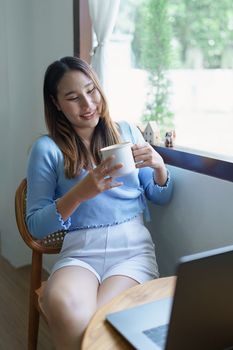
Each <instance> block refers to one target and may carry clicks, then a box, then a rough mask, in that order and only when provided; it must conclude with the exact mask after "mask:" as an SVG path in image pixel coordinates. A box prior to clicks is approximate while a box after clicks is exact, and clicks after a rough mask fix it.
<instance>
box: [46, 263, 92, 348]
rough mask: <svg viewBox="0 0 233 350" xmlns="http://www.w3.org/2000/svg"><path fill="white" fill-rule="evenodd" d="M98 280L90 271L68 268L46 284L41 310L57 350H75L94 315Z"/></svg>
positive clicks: (76, 267)
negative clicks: (44, 314)
mask: <svg viewBox="0 0 233 350" xmlns="http://www.w3.org/2000/svg"><path fill="white" fill-rule="evenodd" d="M98 286H99V282H98V280H97V277H96V276H95V275H94V274H93V273H92V272H91V271H89V270H87V269H85V268H82V267H78V266H67V267H64V268H61V269H59V270H57V271H56V272H55V273H54V274H53V275H52V276H51V277H50V279H49V280H48V282H47V284H46V287H45V291H44V295H43V300H42V304H43V309H44V310H45V313H46V317H47V319H48V323H49V326H50V330H51V335H52V338H53V341H54V344H55V347H56V350H73V349H75V350H78V349H79V346H80V342H81V338H82V335H83V332H84V330H85V328H86V326H87V324H88V322H89V320H90V318H91V317H92V315H93V314H94V313H95V311H96V307H97V290H98Z"/></svg>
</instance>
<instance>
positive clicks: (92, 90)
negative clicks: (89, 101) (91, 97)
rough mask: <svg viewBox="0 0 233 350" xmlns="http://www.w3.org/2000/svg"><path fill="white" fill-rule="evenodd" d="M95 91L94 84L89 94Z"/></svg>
mask: <svg viewBox="0 0 233 350" xmlns="http://www.w3.org/2000/svg"><path fill="white" fill-rule="evenodd" d="M94 91H95V86H93V88H91V89H90V90H88V91H87V93H88V94H91V93H92V92H94Z"/></svg>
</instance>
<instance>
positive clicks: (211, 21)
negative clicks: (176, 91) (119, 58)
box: [132, 0, 233, 130]
mask: <svg viewBox="0 0 233 350" xmlns="http://www.w3.org/2000/svg"><path fill="white" fill-rule="evenodd" d="M134 29H135V30H134V34H133V41H132V50H133V53H134V65H135V66H136V67H137V68H141V69H145V70H147V71H148V73H149V81H150V91H149V93H148V101H147V105H146V109H145V115H144V116H143V120H144V121H148V120H156V121H157V123H158V124H159V126H160V128H162V130H165V129H168V128H171V127H172V126H173V113H172V111H171V110H170V106H169V97H170V82H169V79H168V78H167V72H168V70H169V69H176V68H183V69H184V68H189V69H193V68H203V69H216V68H218V69H219V68H233V4H232V0H221V1H218V0H214V1H213V0H202V1H198V0H144V1H143V2H142V3H140V4H139V6H138V8H137V12H136V15H135V28H134Z"/></svg>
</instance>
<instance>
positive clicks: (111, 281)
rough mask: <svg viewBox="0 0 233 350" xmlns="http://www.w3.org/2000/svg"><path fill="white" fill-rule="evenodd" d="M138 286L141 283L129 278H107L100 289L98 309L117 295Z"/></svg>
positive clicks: (119, 276) (118, 276)
mask: <svg viewBox="0 0 233 350" xmlns="http://www.w3.org/2000/svg"><path fill="white" fill-rule="evenodd" d="M137 284H139V283H138V282H137V281H136V280H134V279H132V278H130V277H127V276H121V275H116V276H111V277H108V278H106V280H104V281H103V283H102V284H101V285H100V286H99V289H98V295H97V308H98V309H99V308H100V307H101V306H103V305H104V304H106V303H107V302H108V301H110V300H111V299H112V298H114V297H115V296H116V295H118V294H120V293H121V292H123V291H124V290H126V289H128V288H130V287H133V286H136V285H137Z"/></svg>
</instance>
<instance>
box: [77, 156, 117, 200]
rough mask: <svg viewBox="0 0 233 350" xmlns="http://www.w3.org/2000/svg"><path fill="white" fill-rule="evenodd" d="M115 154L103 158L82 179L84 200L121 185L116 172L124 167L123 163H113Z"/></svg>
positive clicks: (81, 188)
mask: <svg viewBox="0 0 233 350" xmlns="http://www.w3.org/2000/svg"><path fill="white" fill-rule="evenodd" d="M113 159H114V156H111V157H108V158H106V159H105V160H103V161H102V162H101V163H100V164H99V165H98V166H97V167H96V168H94V169H92V170H90V171H89V173H88V175H87V176H85V178H84V179H83V180H82V181H80V183H79V184H78V185H77V187H80V190H81V191H80V196H81V197H80V198H83V200H86V199H90V198H92V197H95V196H96V195H97V194H99V193H101V192H104V191H106V190H109V189H111V188H114V187H118V186H121V185H122V184H123V183H122V182H117V181H115V180H114V179H113V178H114V174H115V173H116V171H117V170H119V169H120V168H122V167H123V164H122V163H118V164H115V165H112V164H111V163H112V160H113Z"/></svg>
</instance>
